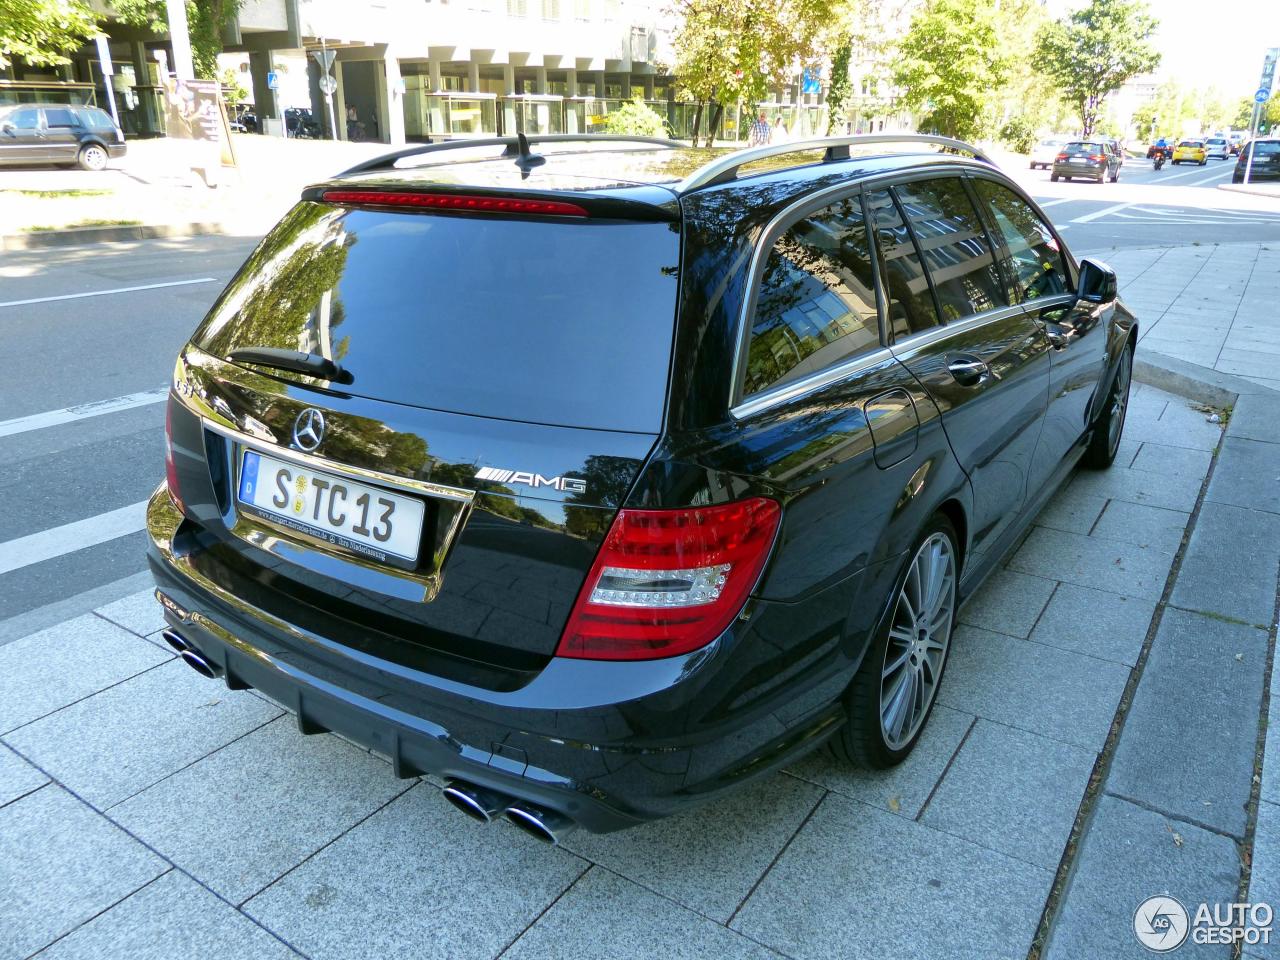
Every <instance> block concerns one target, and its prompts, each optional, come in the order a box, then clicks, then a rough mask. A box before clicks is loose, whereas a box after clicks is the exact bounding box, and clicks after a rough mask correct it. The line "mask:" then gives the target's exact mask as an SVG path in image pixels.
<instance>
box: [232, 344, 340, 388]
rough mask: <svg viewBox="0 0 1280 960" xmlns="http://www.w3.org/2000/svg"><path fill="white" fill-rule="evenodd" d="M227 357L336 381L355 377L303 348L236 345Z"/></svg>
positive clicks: (326, 359) (328, 360) (327, 359)
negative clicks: (290, 348) (285, 348)
mask: <svg viewBox="0 0 1280 960" xmlns="http://www.w3.org/2000/svg"><path fill="white" fill-rule="evenodd" d="M227 359H228V360H233V361H239V362H241V363H256V364H259V365H260V366H264V367H275V368H276V369H277V370H292V371H293V372H294V373H305V374H307V375H309V376H312V377H320V378H321V379H323V380H331V381H332V382H334V383H351V382H352V380H354V379H355V378H354V377H352V376H351V373H350V371H348V370H344V369H343V368H342V367H340V366H338V364H336V363H334V362H333V361H332V360H330V359H329V358H328V357H322V356H320V355H319V354H318V353H303V352H302V351H301V350H284V349H281V348H280V347H236V348H235V349H234V350H232V351H231V352H230V353H228V354H227Z"/></svg>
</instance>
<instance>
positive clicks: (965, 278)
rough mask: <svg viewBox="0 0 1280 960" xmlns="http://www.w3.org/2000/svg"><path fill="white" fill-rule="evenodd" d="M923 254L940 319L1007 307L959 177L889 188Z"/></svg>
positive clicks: (987, 243)
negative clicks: (896, 197) (936, 298)
mask: <svg viewBox="0 0 1280 960" xmlns="http://www.w3.org/2000/svg"><path fill="white" fill-rule="evenodd" d="M894 190H895V191H896V192H897V194H898V200H899V202H900V203H901V204H902V209H903V210H904V211H905V212H906V214H907V217H908V218H909V219H910V223H911V227H912V230H913V231H914V232H915V235H916V240H918V241H919V243H920V249H921V250H922V251H923V253H924V262H925V266H926V267H927V268H928V271H929V277H930V279H932V280H933V289H934V290H935V291H936V292H937V294H938V308H939V309H940V310H941V311H942V319H943V320H944V321H945V322H948V323H949V322H951V321H952V320H959V319H960V318H961V317H968V316H971V315H973V314H975V313H982V312H983V311H985V310H992V309H994V308H996V307H1007V306H1008V305H1009V301H1008V300H1007V298H1006V297H1005V292H1004V289H1003V285H1002V284H1001V282H1000V274H999V272H998V271H997V270H996V264H995V257H994V255H993V254H992V251H991V244H990V241H988V239H987V232H986V230H985V229H984V228H983V226H982V221H981V220H979V219H978V211H977V210H975V209H974V206H973V204H972V203H971V202H970V200H969V194H968V192H967V191H966V190H965V188H964V183H962V182H961V180H960V178H959V177H945V178H939V179H937V180H919V181H914V182H911V183H904V184H900V185H898V186H896V187H894Z"/></svg>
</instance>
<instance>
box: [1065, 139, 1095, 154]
mask: <svg viewBox="0 0 1280 960" xmlns="http://www.w3.org/2000/svg"><path fill="white" fill-rule="evenodd" d="M1066 152H1067V153H1102V144H1100V143H1085V142H1083V141H1081V140H1073V141H1072V142H1071V143H1068V144H1067V146H1066Z"/></svg>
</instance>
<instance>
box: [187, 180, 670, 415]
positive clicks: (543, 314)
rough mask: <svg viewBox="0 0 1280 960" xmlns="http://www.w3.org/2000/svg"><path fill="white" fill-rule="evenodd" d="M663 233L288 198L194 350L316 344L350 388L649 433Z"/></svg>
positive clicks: (661, 387)
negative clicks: (291, 202) (290, 204)
mask: <svg viewBox="0 0 1280 960" xmlns="http://www.w3.org/2000/svg"><path fill="white" fill-rule="evenodd" d="M679 239H680V237H679V234H678V232H676V230H675V229H673V227H672V225H671V224H668V223H629V222H617V221H611V222H601V221H595V220H578V221H552V220H516V219H507V218H505V217H498V216H465V215H463V216H458V215H450V214H434V213H412V214H396V213H388V212H384V211H374V210H348V209H343V208H340V207H333V206H329V205H327V204H320V203H309V202H304V203H300V204H298V206H296V207H295V208H294V209H293V210H292V211H291V212H290V213H289V214H288V215H287V216H286V217H285V218H284V220H282V221H281V223H280V225H279V226H277V227H276V228H275V229H274V230H273V231H272V232H271V233H270V234H268V236H267V237H266V239H265V240H263V242H262V243H261V244H260V245H259V246H258V248H257V249H256V250H254V252H253V253H252V254H250V256H249V259H248V260H247V261H246V262H245V266H244V267H243V268H242V269H241V271H240V273H239V274H237V275H236V278H235V279H234V280H232V282H231V284H230V286H228V287H227V289H226V291H225V292H224V293H223V295H222V296H221V297H220V298H219V300H218V302H217V303H216V304H215V305H214V307H213V310H212V311H211V312H210V314H209V317H208V318H207V319H206V320H205V322H204V324H203V325H202V326H201V328H200V329H199V330H198V331H197V332H196V335H195V342H196V344H197V345H199V346H200V347H202V348H203V349H205V350H207V351H209V352H210V353H212V354H215V355H217V356H221V357H225V356H226V355H227V353H228V352H230V351H231V350H233V349H234V348H236V347H242V346H250V345H253V346H267V347H282V348H286V349H290V350H299V349H301V350H307V351H311V352H315V353H324V354H325V355H326V356H329V357H331V358H332V359H334V360H336V361H337V362H338V363H340V364H342V366H344V367H345V368H346V369H347V370H348V371H349V372H350V373H351V375H352V376H353V378H354V382H353V383H352V385H351V386H350V387H348V388H345V390H346V391H348V392H351V393H354V394H357V395H360V396H366V397H375V398H378V399H383V400H391V401H395V402H397V403H404V404H412V405H416V406H424V407H433V408H435V409H438V410H447V411H451V412H455V413H467V414H475V415H478V416H484V417H499V418H503V419H509V420H523V421H532V422H537V423H551V424H558V425H565V426H580V427H597V428H604V429H615V430H633V431H637V432H646V433H647V432H653V431H655V430H657V429H659V427H660V425H661V420H662V411H663V406H664V403H665V399H666V388H667V373H668V370H669V368H670V355H671V339H672V333H673V330H674V325H675V308H676V285H677V267H678V263H679ZM273 375H276V374H273ZM278 375H279V376H281V377H283V378H292V379H299V380H303V381H305V380H306V378H305V377H303V376H301V375H297V376H295V375H292V374H287V373H281V374H278Z"/></svg>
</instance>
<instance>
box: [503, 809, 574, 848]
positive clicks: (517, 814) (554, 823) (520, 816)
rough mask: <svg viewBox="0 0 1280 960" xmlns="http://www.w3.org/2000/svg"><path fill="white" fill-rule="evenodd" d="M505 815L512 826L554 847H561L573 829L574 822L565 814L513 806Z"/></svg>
mask: <svg viewBox="0 0 1280 960" xmlns="http://www.w3.org/2000/svg"><path fill="white" fill-rule="evenodd" d="M503 813H504V814H505V815H506V818H507V822H508V823H510V824H511V825H512V826H514V827H516V828H518V829H520V830H523V831H524V832H525V833H527V834H528V835H529V836H531V837H533V838H534V839H535V840H541V841H542V842H543V843H549V844H551V845H552V846H553V847H554V846H557V845H559V843H560V840H561V838H562V837H564V836H565V834H567V833H569V831H570V830H572V829H573V821H572V820H570V819H569V818H568V817H566V816H565V815H564V814H562V813H555V812H553V811H550V810H539V809H538V808H537V807H528V806H523V805H512V806H510V807H507V809H506V810H504V811H503Z"/></svg>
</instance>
